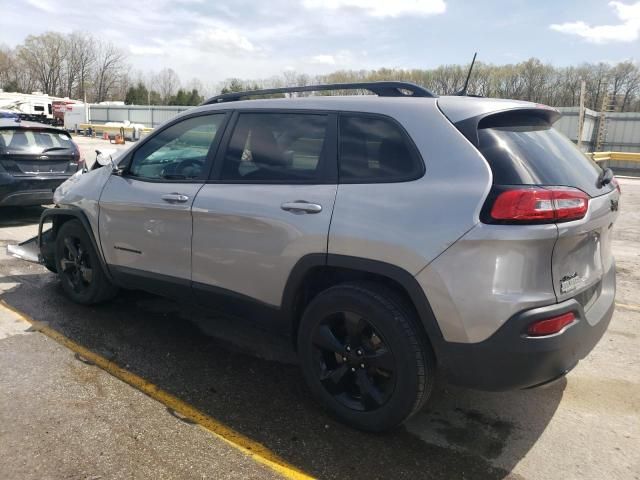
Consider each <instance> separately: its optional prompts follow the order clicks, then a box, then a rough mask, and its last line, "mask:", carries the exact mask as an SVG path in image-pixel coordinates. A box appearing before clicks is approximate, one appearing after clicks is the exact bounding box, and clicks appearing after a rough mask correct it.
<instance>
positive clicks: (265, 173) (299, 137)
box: [221, 113, 328, 183]
mask: <svg viewBox="0 0 640 480" xmlns="http://www.w3.org/2000/svg"><path fill="white" fill-rule="evenodd" d="M327 125H328V117H327V115H309V114H298V113H241V114H240V115H239V118H238V122H237V124H236V127H235V130H234V132H233V135H232V137H231V140H230V142H229V147H228V148H227V151H226V153H225V156H224V161H223V165H222V173H221V180H228V181H244V182H247V183H252V182H265V183H269V182H274V183H280V182H302V183H304V182H313V181H317V180H318V179H319V178H320V176H321V163H322V158H323V152H324V148H325V138H326V136H327Z"/></svg>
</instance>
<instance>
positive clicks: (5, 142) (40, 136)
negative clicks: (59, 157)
mask: <svg viewBox="0 0 640 480" xmlns="http://www.w3.org/2000/svg"><path fill="white" fill-rule="evenodd" d="M69 150H74V146H73V142H72V140H71V137H69V135H68V134H67V133H65V132H61V131H58V130H25V129H3V130H0V151H1V152H3V153H8V154H29V153H36V154H37V153H47V152H51V153H52V154H55V153H56V152H60V153H67V154H68V151H69Z"/></svg>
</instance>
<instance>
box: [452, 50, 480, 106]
mask: <svg viewBox="0 0 640 480" xmlns="http://www.w3.org/2000/svg"><path fill="white" fill-rule="evenodd" d="M476 55H478V52H475V53H474V54H473V60H471V66H470V67H469V72H468V73H467V79H466V80H465V81H464V87H462V90H460V91H459V92H456V93H455V94H454V95H458V96H460V97H464V96H465V95H466V94H467V87H468V86H469V78H470V77H471V71H472V70H473V64H474V63H476Z"/></svg>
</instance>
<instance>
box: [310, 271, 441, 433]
mask: <svg viewBox="0 0 640 480" xmlns="http://www.w3.org/2000/svg"><path fill="white" fill-rule="evenodd" d="M414 317H415V315H412V314H411V311H410V309H408V308H406V306H405V304H404V302H403V301H402V299H401V298H400V297H399V296H397V295H396V294H395V293H394V292H392V291H391V290H389V289H386V288H384V287H381V286H378V285H376V284H367V283H362V284H359V283H346V284H341V285H337V286H334V287H331V288H329V289H327V290H325V291H324V292H322V293H320V294H318V295H317V296H316V297H315V298H314V299H313V300H312V301H311V303H310V304H309V305H308V307H307V309H306V310H305V312H304V315H303V318H302V320H301V323H300V328H299V331H298V352H299V355H300V362H301V365H302V370H303V372H304V375H305V378H306V380H307V383H308V384H309V387H310V388H311V390H312V391H313V393H314V394H315V395H316V397H318V398H319V399H320V400H321V401H322V402H323V403H324V404H325V405H326V406H327V407H328V408H329V410H330V411H331V412H332V413H333V414H334V415H335V416H337V417H338V419H340V420H342V421H344V422H346V423H348V424H350V425H352V426H354V427H356V428H359V429H362V430H369V431H383V430H388V429H390V428H393V427H395V426H397V425H399V424H400V423H402V422H403V421H404V420H406V419H407V418H409V417H410V416H411V415H412V414H414V413H415V412H417V411H418V410H419V409H420V408H421V407H422V406H423V405H424V403H425V402H426V400H427V399H428V397H429V395H430V394H431V390H432V388H433V381H434V378H435V359H434V356H433V353H432V350H431V348H430V346H429V344H428V341H427V340H426V338H425V337H424V334H422V332H421V331H420V330H419V328H418V324H417V322H416V318H414Z"/></svg>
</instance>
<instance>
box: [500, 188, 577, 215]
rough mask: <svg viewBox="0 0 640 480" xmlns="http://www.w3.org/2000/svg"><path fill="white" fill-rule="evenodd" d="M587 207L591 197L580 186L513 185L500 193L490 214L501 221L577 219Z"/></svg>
mask: <svg viewBox="0 0 640 480" xmlns="http://www.w3.org/2000/svg"><path fill="white" fill-rule="evenodd" d="M588 208H589V196H588V195H587V194H586V193H584V192H583V191H582V190H578V189H577V188H571V187H529V188H513V189H509V190H505V191H502V192H501V193H499V194H498V196H497V197H496V199H495V200H494V202H493V206H492V207H491V214H490V215H491V219H492V220H496V221H499V222H500V223H554V222H568V221H570V220H578V219H580V218H582V217H584V216H585V214H586V213H587V209H588Z"/></svg>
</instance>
